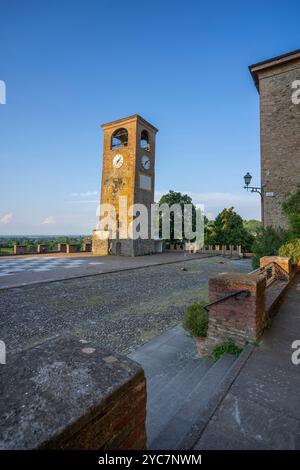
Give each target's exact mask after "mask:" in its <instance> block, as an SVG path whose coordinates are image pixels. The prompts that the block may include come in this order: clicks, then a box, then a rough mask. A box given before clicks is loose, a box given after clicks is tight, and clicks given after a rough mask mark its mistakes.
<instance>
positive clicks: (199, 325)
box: [182, 302, 208, 355]
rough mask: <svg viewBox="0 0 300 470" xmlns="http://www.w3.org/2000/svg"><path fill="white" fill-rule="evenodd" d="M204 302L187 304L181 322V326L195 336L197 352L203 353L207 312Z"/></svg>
mask: <svg viewBox="0 0 300 470" xmlns="http://www.w3.org/2000/svg"><path fill="white" fill-rule="evenodd" d="M204 306H205V303H204V302H195V303H193V304H191V305H189V306H188V307H187V309H186V312H185V317H184V320H183V322H182V325H183V328H184V329H185V330H186V331H187V332H188V333H189V334H190V335H191V336H194V337H195V340H196V346H197V350H198V353H199V354H200V355H203V353H204V346H205V338H206V335H207V328H208V313H207V312H206V310H205V309H204Z"/></svg>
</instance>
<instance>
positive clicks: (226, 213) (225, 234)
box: [206, 207, 254, 251]
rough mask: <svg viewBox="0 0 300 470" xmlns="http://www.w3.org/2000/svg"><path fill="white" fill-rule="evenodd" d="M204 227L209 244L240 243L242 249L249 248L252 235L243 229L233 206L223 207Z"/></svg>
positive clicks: (242, 224) (239, 217) (240, 218)
mask: <svg viewBox="0 0 300 470" xmlns="http://www.w3.org/2000/svg"><path fill="white" fill-rule="evenodd" d="M206 227H207V239H208V240H209V244H218V245H235V246H237V245H242V247H243V249H244V251H249V250H250V249H251V246H252V243H253V240H254V237H253V236H252V235H251V233H249V231H248V230H246V229H245V227H244V223H243V219H242V217H241V216H240V215H239V214H237V213H236V212H235V211H234V208H233V207H230V208H225V209H223V210H222V212H220V213H219V214H218V215H217V217H216V219H215V221H213V222H208V223H207V224H206Z"/></svg>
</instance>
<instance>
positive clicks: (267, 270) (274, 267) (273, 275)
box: [249, 261, 288, 287]
mask: <svg viewBox="0 0 300 470" xmlns="http://www.w3.org/2000/svg"><path fill="white" fill-rule="evenodd" d="M256 273H257V274H259V273H261V274H263V275H264V276H265V278H266V281H267V287H270V285H271V284H273V282H275V281H276V280H277V279H281V278H283V277H284V278H286V277H288V274H287V273H286V272H285V271H284V269H282V267H281V266H280V265H279V264H277V263H276V262H275V261H271V263H268V264H266V266H263V267H261V268H257V269H255V270H254V271H251V272H250V273H249V275H253V274H256ZM279 273H280V274H279Z"/></svg>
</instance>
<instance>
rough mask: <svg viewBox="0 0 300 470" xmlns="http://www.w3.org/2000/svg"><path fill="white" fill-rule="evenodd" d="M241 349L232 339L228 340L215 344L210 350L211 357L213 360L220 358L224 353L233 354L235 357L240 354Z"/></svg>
mask: <svg viewBox="0 0 300 470" xmlns="http://www.w3.org/2000/svg"><path fill="white" fill-rule="evenodd" d="M242 350H243V348H240V347H238V346H237V345H236V344H235V343H234V342H233V341H232V340H228V341H225V342H224V343H221V344H218V345H217V346H215V347H214V349H213V350H212V352H211V357H212V358H213V360H214V361H217V360H218V359H220V357H221V356H223V354H224V353H229V354H233V355H234V356H236V357H237V356H239V355H240V354H241V352H242Z"/></svg>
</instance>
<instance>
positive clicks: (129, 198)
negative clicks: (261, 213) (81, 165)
mask: <svg viewBox="0 0 300 470" xmlns="http://www.w3.org/2000/svg"><path fill="white" fill-rule="evenodd" d="M102 128H103V130H104V143H103V166H102V183H101V206H102V207H104V205H106V204H110V205H111V206H112V207H113V209H114V213H115V216H116V225H115V228H116V230H115V234H114V235H112V231H111V230H109V228H108V227H105V226H104V227H103V226H101V227H100V229H99V228H98V229H96V230H94V231H93V253H94V254H96V255H106V254H108V253H109V252H110V253H111V254H114V255H123V256H138V255H145V254H151V253H154V252H155V243H154V240H152V239H151V224H150V217H151V204H152V203H153V202H154V165H155V136H156V132H157V129H156V128H155V127H154V126H153V125H152V124H150V123H149V122H147V121H146V120H145V119H143V118H142V117H141V116H139V115H138V114H135V115H133V116H129V117H127V118H123V119H118V120H117V121H113V122H109V123H107V124H103V125H102ZM124 204H126V207H127V209H126V210H124V209H123V210H122V207H123V208H124ZM134 204H142V205H143V206H144V207H145V208H146V209H147V214H148V224H146V229H145V227H144V232H143V233H144V235H145V230H146V232H147V237H145V236H143V237H142V236H141V237H140V238H136V237H132V236H131V235H132V234H131V229H132V223H133V221H134V219H135V217H136V216H137V215H139V214H135V213H132V214H131V213H130V208H131V207H132V206H133V205H134ZM103 218H104V214H103V211H101V215H100V225H101V221H103ZM102 225H103V224H102ZM127 229H128V230H127ZM105 232H106V233H105ZM126 234H127V236H126ZM134 238H135V239H134Z"/></svg>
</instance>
